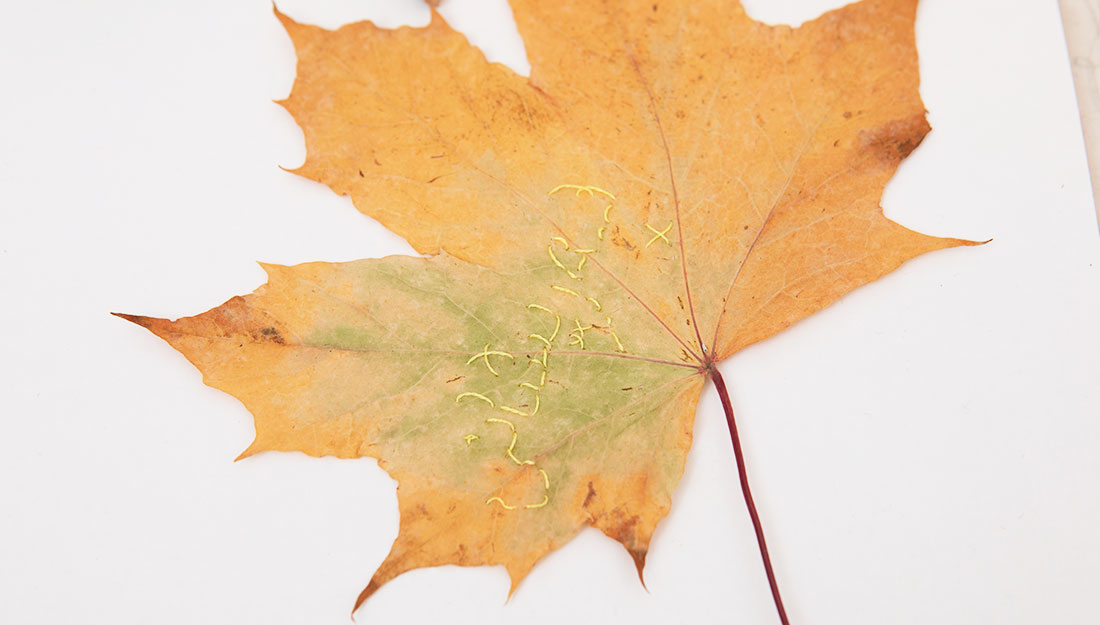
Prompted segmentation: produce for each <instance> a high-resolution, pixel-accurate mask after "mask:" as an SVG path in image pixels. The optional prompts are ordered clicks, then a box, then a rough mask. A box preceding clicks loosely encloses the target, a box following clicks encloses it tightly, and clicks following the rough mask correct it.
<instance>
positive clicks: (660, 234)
mask: <svg viewBox="0 0 1100 625" xmlns="http://www.w3.org/2000/svg"><path fill="white" fill-rule="evenodd" d="M645 227H646V228H648V229H649V231H650V232H652V233H654V235H655V236H654V237H653V238H652V239H650V240H649V242H648V243H646V244H645V246H646V247H649V246H650V245H653V243H654V242H656V241H657V240H658V239H660V240H662V241H664V242H665V243H668V244H669V245H672V241H669V240H668V237H667V236H665V235H666V234H668V231H669V230H672V222H671V221H670V222H668V226H666V227H665V229H664V230H657V229H656V228H654V227H653V226H651V225H649V224H646V225H645Z"/></svg>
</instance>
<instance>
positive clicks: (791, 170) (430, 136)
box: [122, 0, 972, 619]
mask: <svg viewBox="0 0 1100 625" xmlns="http://www.w3.org/2000/svg"><path fill="white" fill-rule="evenodd" d="M511 4H512V9H513V12H514V15H515V18H516V21H517V24H518V26H519V30H520V33H521V35H522V36H523V39H524V42H525V44H526V48H527V53H528V56H529V60H530V64H531V76H530V78H525V77H523V76H519V75H517V74H515V73H514V72H512V71H511V70H509V69H508V68H506V67H504V66H502V65H498V64H493V63H489V62H487V61H486V59H485V58H484V56H483V55H482V54H481V52H480V51H478V50H477V49H476V48H474V47H473V46H471V45H470V44H469V43H468V42H467V40H466V39H465V38H464V37H463V36H462V35H461V34H459V33H457V32H455V31H454V30H452V29H451V28H450V27H449V26H448V25H447V24H446V23H445V22H444V21H443V19H442V18H441V17H440V16H439V15H438V14H437V13H435V12H434V11H433V12H432V19H431V23H430V24H429V25H428V26H426V27H424V28H398V29H395V30H387V29H382V28H378V27H376V26H374V25H373V24H371V23H369V22H362V23H357V24H351V25H348V26H345V27H343V28H340V29H339V30H336V31H329V30H324V29H321V28H317V27H313V26H308V25H303V24H299V23H296V22H295V21H293V20H291V19H290V18H288V17H287V16H285V15H283V14H281V13H279V12H278V11H276V14H277V15H278V18H279V19H280V20H281V21H282V22H283V24H284V25H285V27H286V30H287V32H288V33H289V34H290V37H291V39H292V40H293V42H294V45H295V48H296V50H297V53H298V57H299V64H298V76H297V79H296V81H295V84H294V87H293V90H292V93H291V95H290V97H289V98H288V99H287V100H285V101H284V102H282V104H283V106H284V107H285V108H286V109H287V110H288V111H289V112H290V113H291V114H292V115H293V117H294V119H295V120H296V121H297V122H298V124H299V125H300V126H301V128H302V130H303V131H304V134H305V140H306V146H307V158H306V161H305V163H304V164H303V165H302V166H301V167H300V168H298V169H297V170H295V171H296V173H298V174H300V175H302V176H305V177H307V178H310V179H313V180H316V181H319V182H322V183H324V184H326V185H328V186H329V187H331V188H332V189H333V190H334V191H335V192H336V193H339V194H346V195H350V196H351V198H352V200H353V202H354V204H355V206H356V207H357V208H358V209H359V210H361V211H362V212H364V213H366V214H368V215H370V216H372V217H374V218H376V219H377V220H378V221H380V222H381V223H382V224H383V225H385V226H386V227H387V228H389V229H391V230H393V231H394V232H396V233H398V234H399V235H401V236H403V237H404V238H405V239H407V240H408V241H409V242H410V243H411V244H412V246H413V247H414V248H415V249H416V250H417V251H418V252H421V253H423V254H426V255H427V256H426V257H424V258H411V257H389V258H382V259H370V260H361V261H356V262H350V263H340V264H333V263H309V264H304V265H298V266H294V267H286V266H276V265H264V269H265V270H266V272H267V274H268V282H267V284H265V285H264V286H262V287H261V288H259V289H258V290H257V291H255V292H254V293H253V294H251V295H247V296H244V297H234V298H233V299H231V300H229V301H228V302H226V303H225V304H223V305H222V306H219V307H217V308H215V309H213V310H211V311H209V312H206V313H203V314H201V315H198V316H195V317H188V318H182V319H179V320H177V321H168V320H164V319H154V318H149V317H139V316H131V315H122V316H124V317H125V318H126V319H129V320H131V321H134V322H135V323H138V324H140V325H142V326H144V327H146V328H148V329H149V330H151V331H152V332H154V333H155V334H157V335H158V336H160V337H161V338H163V339H164V340H166V341H167V342H168V343H170V344H171V345H172V346H173V347H174V348H176V349H177V350H179V351H180V352H182V353H183V354H184V355H185V356H186V357H187V358H188V359H189V360H190V361H191V362H192V363H194V364H195V366H196V367H198V368H199V369H200V370H201V371H202V373H203V375H204V381H205V382H206V383H207V384H209V385H211V386H213V387H215V388H218V389H221V390H223V391H225V392H227V393H230V394H232V395H233V396H235V397H237V398H238V399H240V400H241V401H242V402H243V403H244V404H245V406H246V407H247V408H248V409H249V410H250V411H251V412H252V414H253V415H254V417H255V425H256V438H255V440H254V442H253V443H252V444H251V445H250V446H249V447H248V448H247V449H246V450H245V451H244V453H243V454H241V457H242V458H243V457H247V456H250V455H253V454H256V453H259V452H261V451H267V450H280V451H292V450H293V451H301V452H304V453H306V454H309V455H313V456H326V455H328V456H337V457H341V458H354V457H360V456H370V457H373V458H377V459H378V462H379V466H381V467H382V468H383V469H385V470H386V471H387V472H388V473H389V474H390V475H391V476H392V477H393V478H394V479H396V480H397V481H398V483H399V487H398V500H399V505H400V511H401V523H400V531H399V534H398V537H397V539H396V540H395V542H394V544H393V547H392V549H391V551H390V553H389V555H388V556H387V557H386V559H385V561H384V562H383V563H382V564H381V566H380V567H379V568H378V570H377V571H376V572H375V573H374V576H373V577H372V578H371V580H370V582H369V585H368V586H367V587H366V589H365V590H364V591H363V593H362V594H361V595H360V597H359V599H358V601H357V602H356V607H358V606H359V605H360V604H361V603H362V602H363V601H364V600H365V599H366V598H367V597H369V596H370V595H371V594H372V593H374V592H375V591H376V590H377V589H378V588H379V587H381V586H382V585H383V584H385V583H386V582H387V581H389V580H391V579H393V578H394V577H395V576H397V575H400V574H401V573H403V572H405V571H408V570H411V569H415V568H419V567H429V566H438V565H442V564H458V565H464V566H474V565H497V564H499V565H503V566H504V567H506V568H507V570H508V573H509V575H510V577H511V580H512V590H513V591H514V589H515V587H516V585H517V584H518V583H519V582H520V580H522V579H523V578H524V576H526V575H527V573H528V572H529V571H530V570H531V568H532V567H533V566H534V565H535V563H536V562H537V561H538V560H539V559H540V558H541V557H543V556H544V555H546V554H547V553H548V552H550V551H552V550H553V549H556V548H558V547H560V546H561V545H563V544H564V543H565V542H567V541H569V540H570V539H571V538H572V537H573V536H575V535H576V534H577V533H578V532H579V531H580V530H581V529H582V528H584V527H585V526H589V525H591V526H594V527H597V528H599V529H600V530H602V531H603V532H604V533H605V534H607V535H608V536H610V537H612V538H614V539H615V540H617V541H619V542H620V543H622V544H623V546H624V547H625V548H626V549H627V551H628V552H629V553H630V555H631V556H632V557H633V559H634V561H635V563H636V564H637V568H638V572H639V575H640V574H641V572H642V568H643V566H644V563H645V557H646V553H647V551H648V548H649V542H650V538H651V536H652V534H653V531H654V529H655V527H656V525H657V524H658V522H660V520H661V519H662V518H663V517H664V516H665V515H666V514H667V513H668V511H669V506H670V501H671V497H672V493H673V490H674V489H675V487H676V484H677V482H678V480H679V479H680V476H681V474H682V472H683V467H684V462H685V457H686V454H687V451H688V448H689V446H690V444H691V436H692V434H691V432H692V421H693V418H694V415H695V410H696V402H697V400H698V398H699V395H700V393H701V391H702V389H703V387H704V384H705V382H706V380H707V379H712V380H714V382H715V383H716V386H717V387H718V390H719V392H720V394H721V396H722V400H723V405H724V407H725V409H726V412H727V416H728V417H729V419H730V426H731V434H732V436H733V438H734V444H735V449H736V451H737V455H738V463H739V468H740V469H741V476H742V481H743V486H744V487H745V494H746V499H747V502H748V503H749V507H750V511H751V512H752V514H753V520H754V524H756V526H757V529H758V536H759V539H760V541H761V548H762V551H763V548H764V545H763V536H762V534H760V533H759V520H758V519H757V518H756V514H755V510H754V509H753V507H752V503H751V498H750V496H749V494H748V491H747V482H744V471H743V463H742V462H741V458H740V448H739V444H738V442H737V439H736V430H735V428H734V424H733V421H732V412H731V409H730V404H729V398H728V395H727V394H726V391H725V386H724V383H723V382H722V380H721V375H720V374H719V373H718V370H717V369H716V368H715V366H714V364H715V363H716V362H718V361H721V360H723V359H725V358H727V357H728V356H730V355H731V354H733V353H735V352H737V351H738V350H740V349H742V348H743V347H745V346H746V345H749V344H751V343H754V342H757V341H760V340H762V339H765V338H767V337H769V336H772V335H774V334H775V333H777V332H779V331H781V330H783V329H784V328H786V327H788V326H790V325H791V324H793V323H795V322H796V321H798V320H799V319H802V318H803V317H806V316H807V315H810V314H812V313H813V312H815V311H817V310H820V309H821V308H823V307H825V306H827V305H828V304H830V303H831V302H833V301H835V300H836V299H837V298H839V297H841V296H842V295H844V294H845V293H847V292H848V291H850V290H851V289H853V288H855V287H857V286H859V285H862V284H865V283H867V282H870V281H873V280H875V279H877V278H878V277H880V276H882V275H883V274H885V273H887V272H889V271H892V270H893V269H895V268H897V267H898V266H899V265H900V264H901V263H903V262H905V261H906V260H908V259H910V258H913V257H915V256H917V255H919V254H922V253H925V252H928V251H932V250H937V249H941V248H946V247H951V246H956V245H967V244H972V242H969V241H962V240H958V239H944V238H936V237H930V236H926V235H923V234H919V233H916V232H913V231H911V230H908V229H906V228H904V227H902V226H900V225H898V224H896V223H894V222H892V221H890V220H888V219H886V218H885V217H884V216H883V214H882V209H881V207H880V205H879V200H880V197H881V194H882V190H883V187H884V185H885V184H886V182H887V181H888V180H889V178H890V177H891V176H892V175H893V173H894V171H895V170H896V168H897V166H898V164H899V163H900V161H901V160H902V159H904V158H905V157H906V156H907V155H908V154H909V153H910V152H911V151H912V150H913V149H914V148H916V147H917V145H918V144H919V143H920V142H921V140H922V138H923V137H924V135H925V134H926V133H927V132H928V130H929V126H928V124H927V122H926V120H925V111H924V106H923V104H922V102H921V99H920V96H919V93H918V72H917V55H916V49H915V45H914V37H913V21H914V16H915V11H916V1H915V0H864V1H863V2H860V3H857V4H853V5H849V6H847V7H844V8H842V9H839V10H836V11H832V12H829V13H826V14H824V15H823V16H821V17H820V18H818V19H816V20H814V21H811V22H808V23H806V24H804V25H802V26H801V27H799V28H790V27H787V26H770V25H765V24H762V23H759V22H756V21H754V20H752V19H751V18H750V17H748V16H747V15H746V14H745V12H744V10H743V9H742V8H741V7H740V6H739V5H738V4H737V3H735V2H730V1H728V0H722V1H721V2H719V1H718V0H709V1H699V0H692V1H691V2H687V1H685V0H675V1H670V0H657V1H655V2H645V3H640V2H604V3H595V2H591V1H589V0H559V1H557V2H539V1H537V0H511ZM765 564H766V565H768V573H769V578H770V579H772V578H773V576H772V573H771V570H770V564H769V563H768V562H767V558H766V556H765ZM772 581H773V591H774V592H775V593H776V601H777V604H778V603H779V598H778V591H777V590H776V589H775V587H774V580H773V579H772ZM780 611H781V613H782V608H781V606H780ZM784 619H785V617H784Z"/></svg>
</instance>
